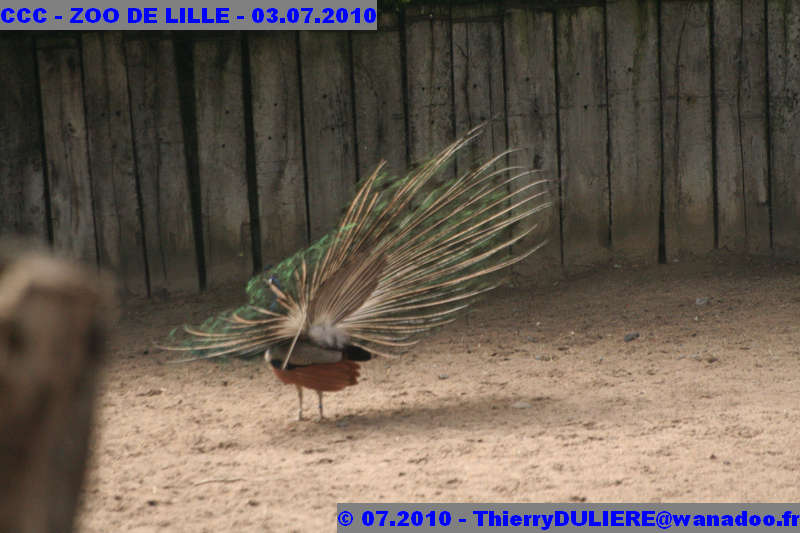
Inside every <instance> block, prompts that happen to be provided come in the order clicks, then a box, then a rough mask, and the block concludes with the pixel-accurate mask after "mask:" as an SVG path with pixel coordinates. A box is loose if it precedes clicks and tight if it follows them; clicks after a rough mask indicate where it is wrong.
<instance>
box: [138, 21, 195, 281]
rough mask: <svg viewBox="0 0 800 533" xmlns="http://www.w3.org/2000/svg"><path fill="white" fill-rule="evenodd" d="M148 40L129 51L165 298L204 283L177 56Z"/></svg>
mask: <svg viewBox="0 0 800 533" xmlns="http://www.w3.org/2000/svg"><path fill="white" fill-rule="evenodd" d="M146 35H147V37H145V36H144V35H143V34H139V35H136V38H135V39H131V40H129V41H127V42H126V46H125V49H126V55H127V63H128V80H129V83H130V98H131V119H132V121H133V138H134V143H135V145H136V167H137V169H138V172H139V190H140V192H141V195H142V219H143V224H144V234H145V244H146V247H147V266H148V269H149V273H150V292H151V294H157V295H162V296H163V295H165V294H167V293H169V292H187V291H196V290H198V288H199V283H198V279H197V256H196V248H195V242H194V233H193V228H192V210H191V201H190V195H189V181H188V178H187V171H186V156H185V153H184V139H183V124H182V122H181V114H180V103H179V98H178V80H177V77H176V74H175V50H174V48H173V44H172V40H171V39H169V38H168V37H165V36H164V35H163V34H158V33H149V32H148V33H147V34H146Z"/></svg>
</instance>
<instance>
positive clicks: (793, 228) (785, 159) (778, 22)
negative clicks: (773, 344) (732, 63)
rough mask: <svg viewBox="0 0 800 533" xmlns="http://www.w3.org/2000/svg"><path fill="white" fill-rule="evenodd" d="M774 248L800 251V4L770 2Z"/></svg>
mask: <svg viewBox="0 0 800 533" xmlns="http://www.w3.org/2000/svg"><path fill="white" fill-rule="evenodd" d="M767 7H768V12H767V20H768V30H767V35H769V44H768V46H769V49H768V51H769V93H770V94H769V126H770V158H771V162H772V167H771V175H772V228H773V235H772V238H773V247H774V250H775V252H776V253H778V254H780V255H785V254H791V255H793V256H795V257H796V256H797V255H798V253H800V173H799V172H798V169H800V135H798V132H800V94H799V93H800V90H798V87H800V5H797V3H796V2H792V1H789V0H768V3H767Z"/></svg>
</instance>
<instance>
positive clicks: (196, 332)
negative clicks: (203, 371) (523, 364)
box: [173, 125, 550, 419]
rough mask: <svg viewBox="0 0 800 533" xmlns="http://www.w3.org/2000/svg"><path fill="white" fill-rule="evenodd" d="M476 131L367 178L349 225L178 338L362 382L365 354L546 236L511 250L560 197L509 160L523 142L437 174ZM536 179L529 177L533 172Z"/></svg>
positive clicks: (209, 349)
mask: <svg viewBox="0 0 800 533" xmlns="http://www.w3.org/2000/svg"><path fill="white" fill-rule="evenodd" d="M484 128H485V125H483V126H479V127H477V128H475V129H473V130H470V131H469V132H467V133H466V134H465V135H464V136H462V137H461V138H460V139H458V140H456V141H455V142H453V143H452V144H451V145H450V146H448V147H446V148H445V149H443V150H442V151H441V152H439V153H438V154H436V155H435V156H434V157H433V158H431V159H430V160H429V161H427V162H426V163H424V164H422V165H420V166H419V167H417V168H415V169H413V170H412V171H410V172H409V173H408V174H407V175H406V176H405V177H403V178H392V177H390V176H388V175H387V174H385V173H384V172H383V166H384V163H381V164H380V165H379V166H378V167H377V168H376V169H375V171H374V172H373V173H372V174H371V175H370V176H369V177H368V178H367V179H365V180H364V181H363V183H362V184H361V185H360V187H359V190H358V192H357V193H356V195H355V197H354V199H353V200H352V202H351V203H350V205H349V206H348V208H347V210H346V212H345V215H344V216H343V218H342V220H341V222H340V223H339V225H338V226H337V227H336V228H335V229H334V230H332V231H331V232H330V233H328V234H327V235H325V236H324V237H322V238H321V239H319V240H318V241H317V242H315V243H314V244H312V245H311V246H309V247H308V248H306V249H305V250H302V251H300V252H298V253H296V254H294V255H293V256H291V257H289V258H287V259H285V260H284V261H282V262H281V263H279V264H277V265H276V266H274V267H273V268H270V269H269V270H267V271H265V272H263V273H260V274H258V275H256V276H254V277H253V278H252V279H251V280H250V281H249V283H248V284H247V291H246V292H247V298H248V301H247V303H246V304H245V305H243V306H241V307H239V308H237V309H234V310H230V311H226V312H223V313H220V314H219V315H217V316H214V317H211V318H210V319H208V320H207V321H205V322H204V323H203V324H202V325H200V326H198V327H189V326H185V327H184V328H183V332H184V333H185V334H186V335H179V336H176V337H174V338H173V340H174V342H173V349H177V350H184V351H189V352H191V354H192V357H191V358H190V359H185V360H195V359H206V358H212V357H219V356H226V355H230V356H241V355H252V354H257V355H261V354H265V358H266V359H267V361H268V362H269V363H270V364H271V365H272V367H273V369H274V371H275V373H276V375H277V376H278V378H279V379H281V381H283V382H285V383H288V384H294V385H296V386H297V390H298V394H299V398H300V410H299V417H300V418H301V419H302V387H306V388H310V389H313V390H316V391H317V392H318V394H319V408H320V416H322V392H323V391H335V390H341V389H342V388H344V387H346V386H349V385H354V384H356V383H357V379H358V375H359V362H361V361H366V360H369V359H371V358H372V357H373V356H392V355H397V354H399V353H402V352H404V351H406V350H408V349H409V348H410V347H412V346H413V345H415V344H416V343H418V342H419V341H420V338H421V336H422V335H423V334H425V333H426V332H429V331H431V330H433V329H435V328H438V327H441V326H443V325H445V324H447V323H449V322H452V321H453V320H454V317H455V316H456V315H457V314H458V313H459V312H460V311H462V310H464V309H465V308H466V307H468V306H469V304H470V303H471V302H472V301H473V300H474V299H475V298H476V297H477V296H478V295H480V294H482V293H484V292H486V291H489V290H491V289H493V288H495V287H496V286H497V285H499V284H500V282H501V280H500V278H498V276H497V273H499V272H500V271H502V270H504V269H506V268H508V267H509V266H511V265H513V264H515V263H517V262H519V261H522V260H523V259H525V258H526V257H528V256H529V255H530V254H532V253H533V252H534V251H535V250H536V249H538V248H539V246H541V244H540V245H537V246H533V247H528V248H525V249H522V250H519V251H516V250H517V249H518V248H520V247H519V246H517V247H515V248H514V249H515V253H510V251H509V250H510V249H511V247H512V246H513V245H515V244H517V243H519V242H520V241H521V240H522V239H524V238H525V237H526V236H527V235H528V234H529V233H531V232H532V231H535V229H536V225H535V224H531V225H528V226H527V227H526V229H525V230H524V231H520V232H516V233H514V232H512V231H511V230H510V229H509V228H512V226H514V225H515V224H517V223H518V222H519V221H521V220H524V219H526V218H528V217H531V216H533V215H534V214H536V213H540V212H542V211H543V210H545V209H547V208H548V207H549V206H550V202H549V201H548V200H547V198H546V197H547V187H546V181H544V180H538V181H537V180H530V179H527V180H524V178H528V177H529V176H530V175H531V174H532V173H533V172H534V171H532V170H529V169H526V168H523V167H513V166H505V165H504V164H503V163H504V161H505V159H506V156H507V155H508V154H509V153H510V152H511V151H505V152H502V153H500V154H497V155H495V156H494V157H492V158H491V159H489V160H488V161H485V162H484V163H482V164H480V165H479V166H476V167H474V168H472V169H470V170H469V171H467V172H465V173H463V174H462V175H460V176H458V177H456V178H454V179H451V180H446V181H444V182H443V183H440V184H437V183H436V182H437V181H438V180H437V178H438V177H439V176H440V175H441V173H442V171H443V169H445V168H446V167H447V166H448V164H449V163H451V162H452V161H453V158H454V156H455V155H456V154H457V153H459V151H461V150H463V149H464V148H465V147H467V146H468V145H470V143H472V142H473V141H474V140H475V139H476V138H477V137H478V136H479V135H480V134H481V132H482V130H483V129H484ZM523 180H524V181H525V183H524V184H521V185H520V184H519V183H520V182H522V181H523Z"/></svg>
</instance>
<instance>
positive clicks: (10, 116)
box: [0, 32, 48, 241]
mask: <svg viewBox="0 0 800 533" xmlns="http://www.w3.org/2000/svg"><path fill="white" fill-rule="evenodd" d="M0 72H2V73H3V75H2V76H0V94H2V95H3V97H2V98H0V117H3V118H2V120H0V204H1V205H0V234H4V233H6V234H7V233H17V234H20V235H25V236H28V237H32V238H36V239H39V240H42V241H45V240H47V238H48V235H47V212H46V209H45V202H46V199H45V195H44V169H43V167H42V147H43V142H42V129H41V118H40V111H39V100H38V98H37V95H38V92H39V87H38V86H37V83H36V58H35V57H34V47H33V38H32V37H30V36H23V35H20V34H17V33H15V32H8V33H6V34H5V35H3V36H2V38H0Z"/></svg>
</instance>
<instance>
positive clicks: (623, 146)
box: [606, 0, 661, 263]
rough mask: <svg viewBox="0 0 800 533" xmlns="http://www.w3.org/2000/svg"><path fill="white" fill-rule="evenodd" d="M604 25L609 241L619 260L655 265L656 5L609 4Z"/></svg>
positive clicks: (625, 0) (633, 0)
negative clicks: (609, 211) (606, 59)
mask: <svg viewBox="0 0 800 533" xmlns="http://www.w3.org/2000/svg"><path fill="white" fill-rule="evenodd" d="M606 21H607V28H608V33H607V35H608V45H607V50H608V115H609V118H608V120H609V124H608V129H609V143H610V144H609V148H610V149H609V156H610V161H609V169H610V182H611V196H610V198H611V243H612V246H613V250H614V255H615V257H617V258H618V259H620V260H624V261H628V262H645V263H655V262H657V261H658V246H659V214H660V210H661V101H660V92H659V91H660V89H659V86H658V2H657V1H656V0H644V1H640V0H610V1H609V2H607V3H606Z"/></svg>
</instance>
